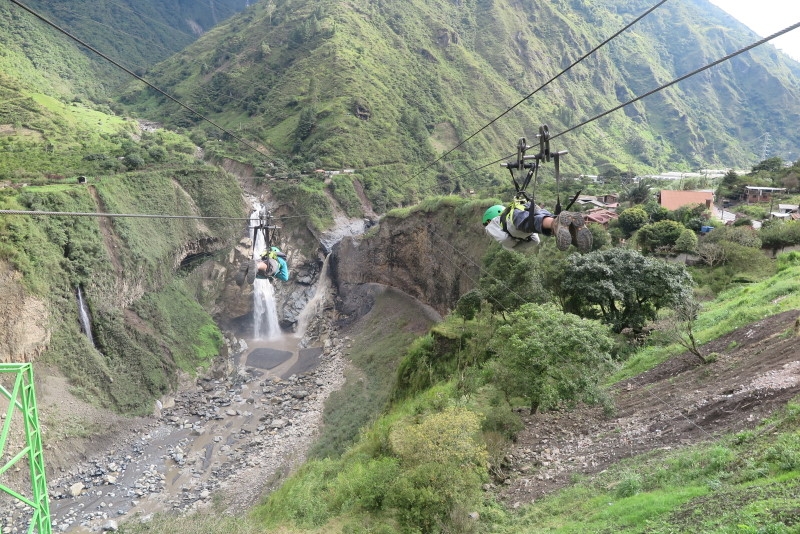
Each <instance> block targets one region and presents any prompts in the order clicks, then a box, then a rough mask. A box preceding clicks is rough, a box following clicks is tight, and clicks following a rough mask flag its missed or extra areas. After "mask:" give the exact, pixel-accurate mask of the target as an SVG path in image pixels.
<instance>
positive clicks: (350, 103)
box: [124, 0, 800, 200]
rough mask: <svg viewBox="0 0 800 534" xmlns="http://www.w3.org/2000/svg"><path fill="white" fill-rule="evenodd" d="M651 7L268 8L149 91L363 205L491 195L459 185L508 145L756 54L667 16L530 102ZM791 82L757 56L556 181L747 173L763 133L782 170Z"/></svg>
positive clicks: (566, 139)
mask: <svg viewBox="0 0 800 534" xmlns="http://www.w3.org/2000/svg"><path fill="white" fill-rule="evenodd" d="M649 7H652V3H651V2H649V1H644V0H628V1H625V2H620V1H617V0H614V1H611V0H594V1H590V0H573V1H569V2H568V1H554V2H533V1H530V0H526V1H523V2H509V1H507V0H491V1H486V0H461V1H455V2H454V1H449V0H447V1H446V0H437V1H431V0H424V1H423V0H412V1H408V2H369V1H364V0H360V1H354V2H348V3H340V2H333V1H327V0H323V1H314V2H310V1H307V0H270V1H263V2H258V3H255V4H254V5H252V6H250V7H249V8H248V9H247V10H245V12H243V13H242V14H240V15H237V16H236V17H233V18H231V19H230V20H229V21H227V22H226V23H223V24H221V25H220V26H218V27H216V28H215V29H214V30H212V31H210V32H208V33H207V34H205V35H204V36H203V37H202V38H201V39H199V40H198V41H197V42H195V43H193V44H192V45H190V46H189V47H188V48H187V49H185V50H184V51H182V52H180V53H178V54H177V55H175V56H174V57H172V58H170V59H168V60H166V61H165V62H163V63H161V64H159V65H158V66H157V67H155V68H154V69H152V71H151V72H150V73H148V75H149V77H150V79H151V80H153V81H154V82H155V83H156V84H157V85H158V86H159V87H161V88H163V89H165V90H166V91H167V92H168V93H170V94H174V95H176V96H177V97H178V98H180V99H181V100H182V101H184V102H186V103H187V104H189V105H190V106H191V107H192V108H194V109H196V110H197V111H199V112H200V113H201V114H203V115H205V116H208V117H211V118H213V119H214V120H215V121H218V122H219V123H220V124H222V125H224V126H225V127H226V128H227V129H231V130H233V129H235V130H236V132H238V133H240V134H241V135H242V136H243V137H245V138H247V139H250V140H253V141H257V142H260V143H263V144H264V145H266V146H267V147H269V149H270V150H271V151H272V152H273V153H274V154H275V156H276V157H281V158H285V159H287V160H291V161H293V162H294V163H296V164H305V165H306V166H307V167H309V168H311V167H315V166H323V167H332V168H340V167H356V168H358V169H359V172H361V173H362V174H363V175H364V177H365V182H366V185H367V189H368V194H370V195H371V197H372V199H373V200H377V199H380V198H387V197H391V196H392V195H397V194H398V193H397V189H402V188H401V187H400V186H404V188H405V189H412V190H416V189H420V188H421V189H423V190H426V188H427V190H428V191H430V190H433V191H437V192H449V191H452V190H453V189H454V188H456V187H458V186H466V187H480V186H482V185H486V184H487V183H488V182H489V180H488V178H487V176H486V174H485V173H496V175H497V176H501V175H500V174H499V173H500V172H501V171H500V169H499V168H497V166H496V165H495V166H492V167H491V168H489V169H487V170H486V171H484V173H466V171H468V170H469V169H472V168H474V167H476V166H478V165H483V164H485V163H487V162H490V161H492V160H495V159H497V158H501V157H503V156H504V155H506V154H508V153H510V152H512V151H513V150H514V147H515V146H516V141H517V138H518V137H520V136H523V135H524V136H526V138H528V139H529V140H533V138H534V135H535V133H536V131H537V129H538V126H539V125H540V124H543V123H546V124H548V125H549V126H550V131H551V133H553V134H557V133H559V132H562V131H564V130H567V129H570V128H572V127H574V126H576V125H579V124H581V123H582V122H583V121H586V120H587V119H590V118H592V117H596V116H597V115H599V114H601V113H604V112H606V111H608V110H610V109H613V108H615V107H616V106H619V105H620V104H621V103H625V102H627V101H629V100H630V99H631V98H634V97H635V96H638V95H642V94H644V93H646V92H648V91H651V90H653V89H656V88H658V87H659V86H661V85H663V84H665V83H667V82H670V81H672V80H674V79H676V78H677V77H679V76H682V75H685V74H687V73H689V72H691V71H693V70H694V69H698V68H700V67H703V66H706V65H707V64H709V63H711V62H712V61H714V60H717V59H719V58H722V57H724V56H725V55H727V54H730V53H732V52H735V51H737V50H739V49H741V48H743V47H744V46H746V45H748V44H750V43H752V42H755V41H757V40H758V37H757V36H756V35H755V34H753V33H752V32H751V31H749V30H748V29H747V28H746V27H744V26H743V25H741V24H739V23H737V22H736V21H735V20H733V19H732V18H731V17H729V16H727V15H726V14H725V13H723V12H722V11H720V10H719V9H717V8H716V7H714V6H713V5H711V4H710V3H709V2H707V1H706V0H690V1H684V2H667V3H666V4H664V5H662V6H661V7H659V8H658V9H656V10H655V11H654V12H653V13H651V14H650V15H648V16H646V17H645V18H644V19H643V20H642V21H640V22H639V23H637V24H636V25H634V26H633V27H632V28H631V29H629V30H627V31H626V32H623V33H622V34H621V35H619V37H617V38H615V39H613V40H612V41H611V42H610V43H609V44H608V45H607V46H604V47H602V48H601V49H600V50H599V51H598V52H596V53H595V54H592V55H591V56H589V57H588V58H587V59H586V60H584V61H582V62H581V63H580V64H578V65H577V66H575V67H574V68H572V69H570V70H569V71H568V72H566V73H565V74H563V75H561V76H558V78H557V79H556V80H554V81H553V82H552V83H550V84H549V85H548V86H547V87H544V88H543V89H542V90H540V91H536V90H537V89H538V88H540V87H541V86H542V85H543V84H544V83H545V82H547V81H548V80H550V79H551V78H553V77H554V76H557V75H559V74H560V73H562V71H563V69H565V68H566V67H568V66H569V65H570V64H571V63H572V62H574V61H575V60H577V59H578V58H580V57H581V56H582V55H583V54H585V53H587V52H588V51H590V50H591V49H592V48H593V47H595V46H596V45H598V44H599V43H601V42H602V41H603V40H604V39H606V38H608V37H609V36H611V35H612V34H614V32H616V31H617V30H619V29H621V28H622V27H624V26H625V25H626V24H628V23H629V22H631V21H632V20H633V19H634V18H635V17H637V16H638V15H640V14H642V13H644V12H645V11H646V10H647V8H649ZM798 73H800V66H799V65H798V64H797V63H796V62H794V61H792V60H791V59H789V58H788V57H786V56H785V55H783V54H781V53H779V52H778V51H777V50H776V49H775V48H774V47H772V46H771V45H769V44H766V45H763V46H761V47H758V48H756V49H754V50H752V51H750V52H747V53H744V54H742V55H740V56H737V57H735V58H733V59H731V60H729V61H727V62H725V63H723V64H721V65H719V66H716V67H714V68H711V69H708V70H705V71H703V72H701V73H700V74H698V75H696V76H694V77H692V78H690V79H688V80H685V81H683V82H681V83H679V84H676V85H674V86H671V87H669V88H666V89H664V90H662V91H659V92H657V93H655V94H653V95H652V96H649V97H647V98H644V99H642V100H640V101H638V102H636V103H635V104H632V105H629V106H626V107H625V108H624V109H622V110H619V111H615V112H613V113H610V114H609V115H608V116H606V117H604V118H602V119H600V120H596V121H593V122H591V123H589V124H587V125H585V126H582V127H580V128H577V129H575V130H574V131H570V132H569V133H568V134H567V135H564V136H563V137H560V138H559V139H558V140H557V142H556V141H555V140H554V148H556V149H568V150H569V151H570V156H569V158H568V160H567V161H568V163H565V164H564V166H563V168H564V170H567V171H568V172H581V173H589V174H597V173H602V172H606V171H608V170H609V169H610V168H617V169H620V170H628V169H632V170H641V169H654V170H664V169H670V168H671V169H675V168H698V167H708V166H722V167H729V166H746V165H750V164H752V163H754V162H756V161H757V160H758V157H759V156H760V152H761V149H762V141H761V139H763V136H764V134H765V133H769V134H770V135H771V140H772V152H771V154H772V155H781V156H783V157H785V158H786V159H791V158H792V156H791V154H792V152H793V151H795V150H796V147H797V146H798V144H800V134H798V132H797V130H796V128H794V127H793V125H794V124H795V123H796V122H797V119H798V115H799V114H800V98H799V97H800V83H798ZM531 92H535V94H534V95H532V96H531V97H530V98H528V99H526V100H525V101H524V103H522V104H520V105H518V106H517V107H515V109H513V111H511V112H509V113H507V114H506V115H504V116H503V117H502V118H500V119H499V120H497V121H496V122H493V123H492V124H491V126H489V127H488V128H486V129H485V130H483V131H482V132H481V133H480V134H479V135H477V136H475V138H473V139H471V140H469V141H468V142H466V143H464V145H463V146H461V147H459V149H458V150H456V151H454V152H453V153H452V154H450V155H448V156H447V157H446V158H444V160H443V161H442V162H439V163H438V164H437V166H434V167H432V168H430V169H427V170H426V172H424V173H422V174H421V175H420V176H417V174H419V171H421V170H422V169H423V168H425V166H427V165H428V164H430V163H431V162H432V161H434V160H435V159H436V158H437V157H438V156H439V155H441V154H442V153H443V152H445V151H446V150H449V149H451V148H453V147H455V146H456V145H457V144H458V143H459V142H460V141H462V140H464V139H466V138H467V136H469V135H471V134H472V133H474V132H476V131H478V130H479V129H481V128H483V127H484V126H486V125H487V124H488V123H489V122H490V121H492V120H493V119H495V118H496V117H498V116H499V115H501V114H502V113H503V112H505V111H506V110H507V109H508V108H509V107H511V106H513V105H514V104H516V103H518V102H520V101H521V100H523V99H524V98H525V97H526V96H528V95H530V93H531ZM124 101H125V102H126V103H127V104H130V105H132V106H133V109H135V111H136V112H137V113H141V114H143V115H146V116H147V117H149V118H151V119H154V120H158V121H163V122H166V123H167V124H170V125H172V126H176V127H178V126H179V127H187V128H192V127H199V128H202V129H204V130H206V132H207V134H208V136H209V137H211V138H217V137H220V133H219V132H216V131H215V130H216V129H215V128H213V127H211V126H209V125H208V124H207V123H204V122H203V121H202V120H201V119H200V118H199V117H198V116H196V115H193V114H192V113H190V112H188V111H186V110H185V109H181V108H179V107H178V106H177V105H176V104H174V103H173V102H170V101H168V100H167V99H166V98H164V97H163V96H162V95H158V94H156V93H154V92H153V91H151V90H149V89H145V90H144V91H142V89H141V84H138V83H137V84H136V86H135V89H132V90H130V91H129V92H128V93H127V94H126V96H125V98H124ZM236 150H239V151H240V155H239V157H240V158H243V159H250V160H251V161H252V162H253V163H256V164H258V163H259V161H260V158H259V156H258V155H257V154H254V153H253V152H252V151H247V150H246V149H244V150H242V149H241V147H236V146H234V145H231V147H230V148H229V151H230V152H231V153H232V154H235V151H236ZM465 175H466V176H465ZM412 177H413V178H414V180H411V181H412V182H414V183H413V184H412V185H411V186H407V183H408V182H409V180H410V178H412ZM410 192H411V193H413V191H410ZM407 193H408V191H407V192H406V196H407Z"/></svg>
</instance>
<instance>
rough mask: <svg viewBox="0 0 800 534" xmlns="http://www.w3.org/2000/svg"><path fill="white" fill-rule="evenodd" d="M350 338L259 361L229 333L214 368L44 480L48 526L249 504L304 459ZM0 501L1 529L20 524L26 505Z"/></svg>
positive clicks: (73, 528) (91, 525) (112, 522)
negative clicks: (222, 359) (221, 361)
mask: <svg viewBox="0 0 800 534" xmlns="http://www.w3.org/2000/svg"><path fill="white" fill-rule="evenodd" d="M335 337H336V336H334V338H335ZM296 342H297V341H296V339H293V338H291V339H289V344H291V343H295V344H296ZM348 342H349V340H348V339H347V338H344V339H341V340H339V341H336V342H330V341H329V342H327V343H326V344H325V345H324V346H322V347H318V348H305V349H303V348H301V349H299V350H295V351H294V353H292V352H291V351H285V350H273V351H272V354H271V356H273V357H271V358H270V357H264V351H265V350H267V351H268V350H270V349H264V348H261V349H259V351H260V353H261V356H262V357H261V358H259V359H257V360H256V361H255V363H256V364H257V365H260V366H262V367H258V366H254V365H251V364H252V362H251V361H250V360H249V359H248V358H246V354H247V353H248V352H250V351H252V352H255V350H252V349H253V348H252V347H248V348H247V350H245V351H244V352H242V353H241V354H239V353H237V352H236V350H235V349H236V348H237V347H239V348H242V347H246V344H244V345H243V344H241V342H240V341H234V343H232V345H234V347H232V348H233V349H234V352H232V356H231V357H230V359H229V361H228V362H227V365H226V367H227V370H226V372H219V370H218V372H217V375H221V376H219V377H218V378H209V377H206V378H202V379H197V380H195V381H191V382H189V383H187V384H186V385H185V386H184V387H183V388H182V389H181V391H180V392H179V393H178V394H177V395H176V396H175V397H174V398H168V399H164V402H162V403H161V406H160V408H159V409H157V410H156V413H155V414H154V415H153V416H152V417H148V418H138V419H133V420H127V426H126V427H124V428H123V427H121V426H120V427H119V428H118V430H119V432H118V434H117V435H116V437H115V439H114V438H108V439H109V440H110V441H109V442H108V443H106V444H104V446H103V447H97V448H96V449H95V450H96V451H97V450H100V451H102V452H100V453H94V454H92V453H91V452H89V451H87V454H86V455H83V458H82V459H81V461H80V462H76V463H74V464H70V467H69V468H68V469H63V468H62V469H59V471H61V474H59V476H51V477H50V478H49V479H48V486H49V488H50V510H51V516H52V524H53V532H69V533H88V532H101V531H113V530H116V529H117V528H118V526H119V525H120V524H121V523H122V522H124V521H130V520H146V519H147V517H149V516H150V515H152V514H154V513H156V512H161V511H173V512H185V511H190V510H195V509H200V508H203V507H205V506H208V505H210V504H211V503H212V499H213V501H214V504H215V505H216V506H218V505H219V504H220V503H223V504H224V508H225V509H226V510H227V511H228V512H229V513H236V512H239V511H242V510H245V509H247V508H250V507H252V506H253V505H254V504H255V503H256V502H257V500H258V499H259V498H260V497H261V496H262V495H263V494H264V493H265V492H267V491H268V490H269V489H270V487H272V486H273V485H275V484H277V483H279V482H280V481H281V480H282V479H283V478H284V477H285V476H286V474H287V473H289V472H290V471H291V470H292V469H293V468H294V467H296V466H298V465H300V464H301V463H302V462H303V461H304V459H305V453H306V451H307V449H308V446H309V445H310V443H311V442H312V441H313V438H314V436H315V434H316V432H317V430H318V429H319V427H320V425H321V418H322V409H323V403H324V401H325V399H326V398H327V396H328V395H329V394H330V393H331V392H332V391H335V390H337V389H339V388H340V387H341V384H342V382H343V373H344V366H345V360H344V358H343V351H344V350H345V344H346V343H348ZM280 343H281V342H278V344H280ZM283 343H284V344H286V343H285V340H284V341H283ZM262 345H269V343H262ZM295 348H296V345H295ZM267 356H270V354H269V353H267ZM239 358H241V359H242V360H244V362H243V363H241V364H238V365H237V364H236V360H237V359H239ZM263 367H268V368H263ZM50 389H51V390H53V389H55V388H53V386H52V385H51V386H50ZM52 394H54V391H49V392H48V398H49V395H52ZM74 406H77V405H74ZM114 424H116V425H118V426H119V421H116V422H115V423H114ZM45 457H46V458H47V457H49V455H48V454H47V452H46V454H45ZM57 461H58V460H57ZM58 463H59V464H61V463H62V461H58ZM64 463H66V464H68V462H67V459H64ZM0 509H2V511H0V518H2V525H3V526H2V533H3V534H11V533H18V532H19V533H21V532H27V527H28V522H29V509H28V507H26V506H24V505H21V504H20V505H15V504H14V501H12V500H10V499H9V498H7V497H4V498H3V500H2V501H0Z"/></svg>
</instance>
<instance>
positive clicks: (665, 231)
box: [637, 221, 686, 250]
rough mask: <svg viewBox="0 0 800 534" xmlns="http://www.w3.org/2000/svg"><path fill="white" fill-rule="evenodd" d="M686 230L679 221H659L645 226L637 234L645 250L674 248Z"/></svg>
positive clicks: (640, 244)
mask: <svg viewBox="0 0 800 534" xmlns="http://www.w3.org/2000/svg"><path fill="white" fill-rule="evenodd" d="M684 230H686V227H684V226H683V225H682V224H681V223H679V222H677V221H658V222H657V223H654V224H647V225H645V226H643V227H642V228H641V229H640V230H639V233H638V234H637V240H638V242H639V246H641V247H642V249H644V250H656V249H658V248H672V247H673V246H674V245H675V242H676V241H678V238H679V237H680V236H681V234H682V233H683V231H684Z"/></svg>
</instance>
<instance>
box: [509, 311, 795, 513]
mask: <svg viewBox="0 0 800 534" xmlns="http://www.w3.org/2000/svg"><path fill="white" fill-rule="evenodd" d="M702 351H703V353H704V354H710V353H714V352H715V353H717V354H718V357H717V359H716V361H714V362H713V363H709V364H706V365H703V364H701V363H700V361H699V359H698V358H697V357H696V356H693V355H691V354H688V353H687V354H684V355H682V356H679V357H677V358H673V359H671V360H668V361H666V362H664V363H662V364H661V365H659V366H657V367H655V368H654V369H651V370H649V371H647V372H645V373H643V374H641V375H639V376H636V377H634V378H631V379H629V380H626V381H624V382H622V383H620V384H617V385H616V386H615V388H614V390H613V392H612V393H613V399H614V407H615V410H614V414H613V415H610V416H607V415H604V413H603V410H602V409H600V408H597V407H592V408H582V409H578V410H574V411H569V412H549V413H539V414H535V415H532V416H531V415H527V414H525V415H523V419H524V421H525V429H524V430H523V431H522V432H521V433H520V434H519V436H518V439H517V440H516V442H515V443H514V445H513V447H512V448H511V449H510V450H509V451H508V454H507V455H506V457H505V459H504V465H503V466H502V469H501V471H502V474H501V476H500V478H501V479H502V480H500V481H499V483H498V486H497V487H496V488H495V489H496V490H497V491H498V492H499V493H500V495H501V497H502V499H503V501H504V502H506V503H507V504H508V505H509V506H510V507H516V506H519V505H521V504H527V503H530V502H533V501H534V500H536V499H538V498H540V497H542V496H543V495H546V494H548V493H550V492H552V491H555V490H557V489H559V488H561V487H564V486H565V485H567V484H568V483H569V481H570V479H571V478H572V477H574V476H575V475H577V474H581V475H586V476H591V475H592V474H595V473H599V472H601V471H603V470H604V469H606V468H607V467H608V466H609V465H611V464H613V463H616V462H618V461H620V460H621V459H623V458H627V457H630V456H633V455H636V454H640V453H643V452H647V451H652V450H657V449H666V450H668V449H671V448H677V447H681V446H685V445H690V444H694V443H699V442H702V441H708V440H712V439H714V438H715V437H716V436H719V435H721V434H727V433H732V432H738V431H741V430H745V429H750V428H753V427H755V426H756V425H757V424H758V423H760V422H761V421H762V420H763V419H764V418H765V417H767V416H768V415H769V414H771V413H772V412H773V411H774V410H777V409H780V408H782V407H783V406H785V405H786V403H787V401H789V400H790V399H792V398H794V397H795V396H796V395H798V394H800V310H793V311H789V312H784V313H781V314H779V315H775V316H772V317H767V318H765V319H764V320H761V321H758V322H756V323H753V324H751V325H749V326H747V327H744V328H741V329H739V330H736V331H735V332H732V333H730V334H728V335H726V336H723V337H721V338H720V339H717V340H715V341H713V342H711V343H708V344H707V345H703V346H702Z"/></svg>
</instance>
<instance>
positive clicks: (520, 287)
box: [478, 247, 549, 312]
mask: <svg viewBox="0 0 800 534" xmlns="http://www.w3.org/2000/svg"><path fill="white" fill-rule="evenodd" d="M478 288H479V289H480V292H481V294H482V295H483V297H484V299H486V301H487V302H488V303H489V305H490V306H491V307H492V309H493V310H494V311H501V312H502V311H504V310H511V309H514V308H517V307H518V306H521V305H522V304H525V303H527V302H546V301H547V300H548V299H549V295H548V293H547V291H545V289H544V288H543V287H542V282H541V276H540V275H539V270H538V269H537V259H536V256H530V255H526V254H520V253H518V252H512V251H509V250H505V249H503V248H501V247H494V248H492V249H490V250H489V252H488V253H487V254H486V257H485V258H484V270H483V274H482V275H481V279H480V281H479V282H478Z"/></svg>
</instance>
